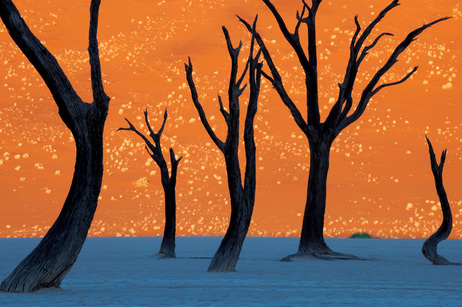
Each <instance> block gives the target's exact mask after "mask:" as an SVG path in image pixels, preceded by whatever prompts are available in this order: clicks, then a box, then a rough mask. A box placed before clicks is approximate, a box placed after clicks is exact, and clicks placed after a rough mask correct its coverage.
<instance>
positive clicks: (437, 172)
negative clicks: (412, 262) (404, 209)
mask: <svg viewBox="0 0 462 307" xmlns="http://www.w3.org/2000/svg"><path fill="white" fill-rule="evenodd" d="M425 138H426V139H427V144H428V150H429V154H430V164H431V168H432V173H433V177H434V179H435V186H436V193H437V194H438V198H439V200H440V203H441V210H442V211H443V221H442V223H441V226H440V227H439V228H438V230H437V231H436V232H435V233H434V234H433V235H431V236H430V238H428V239H427V240H426V241H425V243H424V244H423V246H422V254H423V255H424V257H425V258H427V259H428V260H429V261H430V262H432V263H433V264H443V265H448V264H458V263H452V262H450V261H448V260H447V259H446V258H444V257H443V256H440V255H438V250H437V248H438V243H439V242H441V241H443V240H446V239H447V238H448V237H449V235H450V234H451V230H452V214H451V207H450V205H449V200H448V197H447V195H446V191H445V189H444V186H443V167H444V162H445V161H446V153H447V150H446V149H445V150H443V152H442V154H441V160H440V164H439V165H438V162H437V161H436V156H435V152H434V151H433V146H432V143H431V142H430V140H429V139H428V137H427V136H425Z"/></svg>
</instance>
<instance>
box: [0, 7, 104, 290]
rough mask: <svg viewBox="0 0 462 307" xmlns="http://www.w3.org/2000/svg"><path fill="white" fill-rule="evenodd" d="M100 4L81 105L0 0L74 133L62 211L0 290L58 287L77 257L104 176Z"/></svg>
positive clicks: (1, 11) (93, 19) (93, 11)
mask: <svg viewBox="0 0 462 307" xmlns="http://www.w3.org/2000/svg"><path fill="white" fill-rule="evenodd" d="M100 2H101V1H100V0H92V1H91V7H90V33H89V40H90V43H89V47H88V53H89V55H90V65H91V85H92V89H93V102H92V103H85V102H84V101H82V99H81V98H80V97H79V96H78V95H77V93H76V92H75V90H74V89H73V87H72V85H71V83H70V82H69V80H68V78H67V77H66V75H65V74H64V72H63V70H62V69H61V67H60V66H59V64H58V62H57V61H56V59H55V58H54V57H53V55H52V54H51V53H50V52H49V51H48V50H47V49H46V48H45V47H44V46H43V45H42V43H41V42H40V41H39V40H38V39H37V38H36V37H35V36H34V35H33V34H32V32H31V31H30V29H29V27H28V26H27V25H26V23H25V22H24V20H23V19H22V17H21V15H20V13H19V12H18V10H17V9H16V7H15V5H14V4H13V2H12V1H11V0H0V16H1V18H2V20H3V22H4V24H5V26H6V28H7V29H8V32H9V33H10V35H11V37H12V38H13V40H14V42H15V43H16V44H17V45H18V47H19V48H20V49H21V51H22V52H23V53H24V54H25V55H26V57H27V58H28V59H29V61H30V62H31V63H32V65H34V67H35V68H36V69H37V71H38V72H39V74H40V75H41V76H42V78H43V80H44V81H45V83H46V85H47V86H48V88H49V89H50V91H51V93H52V95H53V98H54V100H55V102H56V104H57V105H58V108H59V115H60V116H61V119H62V120H63V122H64V123H65V124H66V126H67V127H68V128H69V129H70V131H71V132H72V134H73V136H74V139H75V144H76V152H77V154H76V162H75V172H74V177H73V179H72V184H71V188H70V190H69V194H68V196H67V198H66V200H65V202H64V205H63V208H62V210H61V213H60V214H59V216H58V218H57V219H56V221H55V222H54V224H53V226H52V227H51V228H50V230H49V231H48V232H47V234H46V235H45V237H44V238H43V239H42V241H41V242H40V243H39V245H38V246H37V247H36V248H35V249H34V250H33V251H32V252H31V253H30V254H29V255H28V256H27V257H26V258H25V259H24V260H23V261H22V262H21V263H20V264H19V265H18V266H17V267H16V268H15V269H14V271H13V272H12V273H11V274H10V275H9V276H8V277H7V278H6V279H5V280H4V281H3V282H2V284H1V286H0V289H1V290H2V291H7V292H31V291H35V290H38V289H40V288H47V287H59V286H60V284H61V282H62V280H63V278H64V277H65V276H66V274H67V273H68V272H69V270H70V269H71V267H72V265H73V264H74V262H75V261H76V259H77V256H78V254H79V252H80V250H81V248H82V246H83V243H84V242H85V239H86V237H87V234H88V229H89V228H90V225H91V222H92V220H93V215H94V213H95V211H96V207H97V204H98V196H99V193H100V190H101V182H102V177H103V130H104V123H105V121H106V117H107V113H108V108H109V97H108V96H107V95H106V94H105V92H104V88H103V82H102V79H101V65H100V60H99V52H98V41H97V38H96V36H97V35H96V34H97V27H98V12H99V5H100Z"/></svg>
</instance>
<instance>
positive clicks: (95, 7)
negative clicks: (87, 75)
mask: <svg viewBox="0 0 462 307" xmlns="http://www.w3.org/2000/svg"><path fill="white" fill-rule="evenodd" d="M100 4H101V0H92V1H91V6H90V31H89V35H88V36H89V46H88V54H89V56H90V66H91V85H92V89H93V101H94V102H95V104H96V106H97V107H103V109H104V110H105V111H106V112H107V108H108V106H109V97H108V96H107V95H106V93H105V92H104V86H103V81H102V77H101V62H100V58H99V49H98V39H97V30H98V16H99V6H100ZM97 109H99V108H97Z"/></svg>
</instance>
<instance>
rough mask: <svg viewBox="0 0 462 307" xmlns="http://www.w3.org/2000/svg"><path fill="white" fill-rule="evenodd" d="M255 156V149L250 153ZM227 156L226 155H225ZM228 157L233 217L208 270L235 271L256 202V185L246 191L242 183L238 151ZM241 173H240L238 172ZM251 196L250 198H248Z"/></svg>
mask: <svg viewBox="0 0 462 307" xmlns="http://www.w3.org/2000/svg"><path fill="white" fill-rule="evenodd" d="M250 155H252V156H253V157H254V158H255V151H253V154H250ZM225 157H226V156H225ZM225 159H226V165H227V174H228V187H229V191H230V198H231V218H230V220H229V225H228V230H227V231H226V234H225V236H224V238H223V240H222V241H221V244H220V246H219V247H218V250H217V251H216V253H215V255H214V256H213V259H212V261H211V263H210V265H209V268H208V272H233V271H235V267H236V264H237V261H238V260H239V255H240V253H241V250H242V246H243V244H244V240H245V238H246V236H247V232H248V231H249V226H250V221H251V218H252V213H253V207H254V202H255V185H254V186H253V187H251V190H250V191H247V193H245V191H244V189H243V188H242V185H241V183H240V178H241V177H240V170H239V169H236V168H238V167H239V161H238V157H237V151H235V154H234V155H232V157H231V156H230V157H229V158H225ZM237 173H239V174H237ZM248 196H250V199H249V198H248Z"/></svg>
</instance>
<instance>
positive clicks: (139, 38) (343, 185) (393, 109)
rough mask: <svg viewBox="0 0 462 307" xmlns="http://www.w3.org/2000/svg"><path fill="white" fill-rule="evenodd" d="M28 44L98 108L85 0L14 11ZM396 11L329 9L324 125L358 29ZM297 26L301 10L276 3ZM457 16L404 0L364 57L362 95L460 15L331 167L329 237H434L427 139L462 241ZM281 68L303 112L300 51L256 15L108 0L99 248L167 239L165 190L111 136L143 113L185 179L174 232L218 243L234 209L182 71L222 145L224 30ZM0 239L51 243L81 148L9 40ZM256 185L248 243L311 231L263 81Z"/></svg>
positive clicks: (293, 132) (0, 72)
mask: <svg viewBox="0 0 462 307" xmlns="http://www.w3.org/2000/svg"><path fill="white" fill-rule="evenodd" d="M15 2H16V4H17V6H18V8H19V9H20V11H21V12H22V13H23V16H24V17H25V20H26V21H27V22H28V24H29V25H30V26H31V28H32V30H33V31H34V33H35V34H36V35H37V36H38V37H39V38H40V39H41V40H42V41H43V42H44V43H46V46H47V47H48V48H49V49H50V51H51V52H52V53H53V54H54V55H55V56H56V57H57V59H58V61H59V62H60V64H61V65H62V67H63V69H64V70H65V72H66V73H67V75H68V77H69V78H70V80H71V82H72V84H73V85H74V87H75V88H76V90H77V91H78V92H79V93H80V94H81V96H82V98H83V99H84V100H86V101H89V102H90V101H91V90H90V82H89V76H90V73H89V65H88V55H87V52H86V47H87V43H88V42H87V32H88V22H89V16H88V15H89V14H88V8H89V5H90V4H89V1H82V0H80V1H70V0H65V1H59V3H57V2H52V1H40V2H38V1H32V0H21V1H15ZM389 2H390V1H384V0H380V1H378V0H375V1H372V0H364V1H352V0H336V1H333V0H330V1H329V0H325V1H323V3H322V6H321V8H320V10H319V15H318V37H317V39H318V43H319V50H318V53H319V63H320V65H319V67H320V71H319V74H320V77H321V82H320V93H321V97H320V101H321V104H322V116H323V117H324V118H325V116H326V115H327V112H328V109H329V107H330V104H332V101H333V100H334V99H335V97H336V94H337V83H338V82H341V77H342V74H343V73H344V70H345V65H346V56H347V55H348V49H347V48H348V45H349V41H350V38H351V35H352V33H353V31H354V29H355V27H354V22H353V18H354V16H355V15H356V14H358V15H359V20H360V22H361V24H362V25H365V24H366V22H367V21H370V20H371V19H373V18H374V16H376V15H377V14H378V13H379V12H380V10H381V9H382V8H383V7H385V6H386V5H387V4H388V3H389ZM274 3H275V5H276V6H277V7H279V8H280V11H281V14H282V15H283V16H284V17H285V18H286V19H287V20H288V24H289V25H290V27H291V28H293V26H294V25H295V19H294V17H295V12H296V10H297V9H300V8H301V5H300V4H301V2H299V1H291V2H290V4H287V1H282V0H278V1H274ZM461 10H462V7H461V5H460V1H457V0H444V1H443V0H436V1H435V0H432V1H429V0H425V1H416V0H414V1H403V3H402V5H401V6H400V7H398V8H396V9H394V10H393V11H392V12H391V13H390V14H389V16H387V18H386V19H385V20H384V21H383V22H382V23H381V24H380V25H379V27H378V29H377V31H375V32H374V34H376V35H377V34H379V33H381V32H384V31H387V32H392V33H395V34H396V36H395V37H392V38H386V39H384V40H383V41H381V42H380V43H379V44H378V46H377V47H376V48H375V50H374V51H373V52H371V54H370V55H369V57H368V60H369V61H368V62H367V63H365V64H364V67H363V70H362V71H361V72H360V74H359V80H358V82H357V84H356V87H355V90H356V91H357V95H359V94H360V90H361V88H362V86H364V85H365V84H366V82H367V80H368V78H370V77H371V75H372V74H373V73H374V71H375V70H374V69H376V68H377V67H378V66H379V65H380V63H383V59H384V56H386V55H387V54H388V53H389V52H390V51H391V50H392V49H391V48H393V46H395V45H396V44H397V43H399V41H400V39H403V38H404V35H405V34H406V33H407V32H408V31H410V30H412V29H414V28H415V27H418V26H420V25H421V24H422V23H424V22H430V21H432V20H433V19H436V18H439V17H443V16H452V17H453V19H451V20H449V21H446V22H444V23H441V24H438V25H436V26H435V27H433V28H431V29H429V30H428V31H426V32H424V33H423V34H422V35H421V36H420V37H419V40H417V41H416V42H415V43H414V44H413V45H412V46H411V47H410V48H409V50H408V51H407V52H406V53H405V54H403V55H402V56H401V58H400V62H399V63H398V64H397V65H396V67H395V68H394V69H393V70H392V71H391V72H390V73H389V74H388V75H387V76H386V78H385V80H384V81H386V82H391V81H393V80H394V81H396V80H398V79H400V78H401V77H402V76H404V75H405V74H406V72H407V71H408V70H409V69H411V68H412V67H413V66H415V65H418V66H419V69H418V72H417V73H416V74H415V75H414V76H413V77H412V78H411V79H410V80H408V81H407V82H405V83H404V84H401V85H399V86H395V87H392V88H387V89H385V90H383V91H382V92H381V94H379V95H377V96H376V97H375V98H374V100H373V101H372V102H371V105H370V106H369V108H368V109H367V111H366V112H365V114H364V115H363V117H362V118H361V119H360V120H359V121H358V122H357V123H355V124H353V125H352V126H351V127H349V128H348V129H347V130H346V131H344V132H343V134H342V135H340V136H339V138H338V139H337V140H336V142H335V143H334V146H333V151H332V155H331V169H330V175H329V182H328V205H327V216H326V225H325V234H326V235H327V236H330V237H346V236H349V235H350V234H352V233H354V232H358V231H365V232H369V233H371V234H372V235H373V236H378V237H381V238H394V237H400V238H414V237H426V236H429V234H431V233H432V232H433V231H435V230H436V228H437V227H438V226H439V222H440V219H441V213H440V208H439V206H438V199H437V195H436V192H435V189H434V184H433V177H432V175H431V171H430V164H429V157H428V150H427V146H426V143H425V138H424V134H425V133H426V134H428V136H429V137H430V138H431V140H432V142H433V144H434V146H435V150H437V151H438V154H439V153H440V152H441V150H442V149H444V148H447V149H448V158H447V163H446V166H445V173H444V180H445V186H446V190H447V192H448V195H449V199H450V201H451V204H452V211H453V214H454V229H453V233H452V238H460V237H461V235H462V223H461V220H462V215H461V212H462V190H461V189H460V182H459V181H460V180H459V177H460V176H459V175H460V174H461V173H462V146H461V145H462V144H461V142H462V138H461V137H462V131H461V130H462V121H461V120H460V116H461V115H460V114H461V113H462V104H461V103H460V101H459V100H460V97H461V96H462V92H461V89H462V85H461V83H460V78H459V77H458V74H459V71H460V70H461V68H462V67H461V63H460V56H461V54H460V50H461V49H462V37H461V33H462V32H461V30H460V29H462V16H461V15H462V11H461ZM257 13H258V14H259V22H258V28H259V30H260V32H261V34H262V36H263V37H264V38H265V39H267V43H268V45H269V47H270V48H271V51H272V52H273V54H274V58H275V61H276V63H277V64H278V65H279V67H281V74H282V75H283V76H284V79H285V82H286V86H287V88H288V90H289V92H290V94H291V95H292V97H293V99H294V100H295V101H297V104H298V105H299V107H300V109H301V110H302V112H303V113H304V112H306V107H304V106H303V105H304V103H303V100H304V95H303V85H302V83H303V77H302V76H301V74H300V73H301V68H300V67H299V65H298V63H297V61H296V60H295V56H294V53H293V52H292V51H291V49H290V47H289V46H288V44H287V43H286V42H285V41H284V39H283V37H282V36H281V34H280V33H279V30H278V29H277V25H276V24H275V22H274V19H273V17H272V16H271V15H270V13H269V11H268V10H267V9H266V8H265V7H264V5H263V4H262V3H260V1H247V0H232V1H224V0H218V1H217V0H213V1H211V0H195V1H192V0H169V1H166V0H157V1H152V0H124V1H122V0H111V1H103V3H102V5H101V13H100V16H101V17H100V29H99V42H100V48H101V60H102V68H103V78H104V81H105V86H106V92H107V93H108V95H109V96H110V97H112V99H111V105H110V113H109V117H108V121H107V125H106V130H105V151H106V156H105V162H104V163H105V176H104V178H103V189H102V192H101V200H100V202H99V208H98V210H97V213H96V216H95V219H94V222H93V225H92V228H91V230H90V235H92V236H132V235H136V236H150V235H161V234H162V230H163V192H162V188H161V184H160V176H159V171H158V168H157V166H156V165H155V163H154V162H153V161H151V159H150V157H149V155H148V154H147V153H146V152H145V149H144V145H143V143H142V142H141V140H140V139H139V138H137V136H136V135H135V134H133V133H129V132H126V131H123V132H116V130H117V128H119V127H121V126H125V125H126V124H125V121H124V117H127V118H128V119H130V120H131V121H132V122H133V123H134V124H135V125H136V126H137V127H142V130H143V131H146V127H145V126H142V125H143V117H142V111H143V110H144V109H145V108H146V107H148V108H149V112H150V113H149V114H150V118H151V123H152V125H153V128H154V129H155V130H157V129H159V125H160V123H161V120H162V114H163V111H164V109H165V108H166V107H168V112H169V118H168V121H167V125H166V128H165V131H164V135H163V137H162V145H163V146H164V151H165V152H166V153H167V150H168V148H169V147H170V146H171V147H173V148H174V150H175V152H176V153H177V154H178V155H181V156H183V160H182V161H181V163H180V166H179V176H178V185H177V194H178V197H177V199H178V234H179V235H223V234H224V232H225V230H226V227H227V221H228V215H229V211H230V209H229V204H228V191H227V188H226V173H225V169H224V165H223V158H222V156H221V153H219V152H218V150H217V149H216V148H215V147H214V145H213V143H212V142H211V140H210V139H209V138H208V136H207V134H206V132H205V130H204V129H203V127H202V126H201V124H200V121H199V118H198V115H197V112H196V110H195V109H194V107H193V104H192V101H191V99H190V93H189V89H188V87H187V85H186V80H185V74H184V66H183V63H184V62H185V61H187V59H188V56H190V57H191V59H192V61H193V65H194V69H195V80H196V85H197V87H198V90H199V92H200V97H201V101H202V103H203V105H204V109H205V110H206V112H207V114H208V117H209V118H210V123H211V125H212V126H214V127H215V128H216V130H217V132H218V134H219V135H220V136H221V137H224V134H225V130H224V129H225V125H224V121H223V120H222V117H221V114H220V112H219V110H218V103H217V99H216V97H217V94H218V93H221V94H222V96H223V97H226V91H227V88H226V87H227V83H228V75H229V65H230V61H229V56H228V54H227V50H226V46H225V43H224V39H223V34H222V32H221V26H222V25H225V26H226V27H227V28H228V29H229V30H230V33H231V37H232V40H233V42H234V44H235V45H236V46H237V44H238V41H239V40H242V41H243V43H244V47H243V54H245V55H246V54H247V51H248V48H249V47H248V40H249V35H248V33H247V32H246V31H245V29H244V28H243V26H242V25H241V24H240V23H239V22H238V21H237V19H236V17H235V14H238V15H239V16H241V17H243V18H245V19H247V20H249V21H250V20H253V18H254V16H255V14H257ZM0 80H1V82H0V98H1V99H0V123H1V124H0V190H1V195H2V196H1V197H2V198H1V205H0V237H29V236H43V235H44V234H45V232H46V231H47V229H48V228H49V227H50V226H51V224H52V223H53V221H54V219H55V218H56V216H57V215H58V213H59V210H60V209H61V206H62V204H63V202H64V199H65V197H66V194H67V190H68V188H69V186H70V182H71V178H72V173H73V163H74V155H75V152H74V143H73V140H72V136H71V134H70V132H69V131H68V130H67V129H66V127H65V126H64V125H63V123H62V121H61V120H60V118H59V116H58V113H57V107H56V105H55V103H54V102H53V100H52V97H51V95H50V93H49V91H48V89H47V88H46V86H45V85H44V83H43V81H42V80H41V78H40V76H39V75H38V74H37V73H36V72H35V70H34V68H33V67H31V65H30V64H29V63H28V61H27V59H26V58H25V57H24V56H23V55H22V53H21V52H20V51H19V49H18V48H17V47H16V46H15V45H14V43H13V42H12V40H11V39H10V37H9V36H8V34H7V32H6V29H5V28H4V26H3V25H1V26H0ZM256 142H257V150H258V153H257V154H258V157H259V158H258V165H257V167H258V173H257V176H258V186H257V199H256V205H255V212H254V216H253V224H252V225H251V228H250V235H265V236H298V235H299V233H300V226H301V222H302V215H303V209H304V202H305V197H306V184H307V177H308V169H309V152H308V148H307V141H306V138H305V137H304V136H303V135H302V133H301V131H300V130H299V129H298V127H297V126H296V125H295V124H294V122H293V120H292V119H291V118H290V114H289V112H288V111H287V110H286V108H285V106H283V104H282V102H281V101H280V100H279V98H278V97H277V96H276V95H275V92H274V91H273V90H272V89H271V85H270V84H269V83H268V82H264V84H263V91H262V94H261V97H260V109H259V111H258V114H257V119H256Z"/></svg>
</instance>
